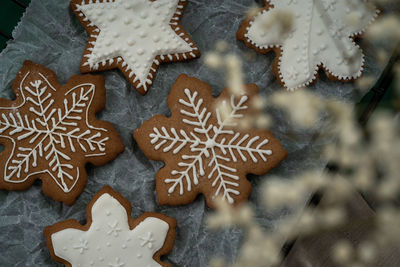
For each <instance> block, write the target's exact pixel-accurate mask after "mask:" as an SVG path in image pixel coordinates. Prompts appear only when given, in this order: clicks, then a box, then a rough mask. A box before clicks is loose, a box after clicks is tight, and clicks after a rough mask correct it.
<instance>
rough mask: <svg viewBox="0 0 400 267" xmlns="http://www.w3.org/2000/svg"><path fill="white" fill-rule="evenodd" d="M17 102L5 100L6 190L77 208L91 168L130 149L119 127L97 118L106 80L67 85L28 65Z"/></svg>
mask: <svg viewBox="0 0 400 267" xmlns="http://www.w3.org/2000/svg"><path fill="white" fill-rule="evenodd" d="M13 90H14V92H15V95H16V99H15V100H14V101H9V100H6V99H1V98H0V144H1V145H4V146H5V149H4V151H2V152H1V153H0V173H1V175H0V177H1V179H0V188H1V189H7V190H25V189H27V188H29V187H30V186H31V185H32V183H33V182H34V181H35V180H36V179H41V180H42V186H43V192H44V193H45V194H46V195H48V196H50V197H52V198H53V199H55V200H57V201H62V202H64V203H66V204H68V205H72V204H73V203H74V201H75V199H76V198H77V197H78V196H79V195H80V193H81V192H82V191H83V189H84V187H85V185H86V183H87V174H86V170H85V164H87V163H92V164H94V165H104V164H106V163H107V162H109V161H111V160H112V159H114V158H115V157H116V156H117V155H118V154H119V153H121V152H122V151H123V150H124V146H123V144H122V142H121V139H120V138H119V136H118V134H117V133H116V131H115V129H114V127H113V126H112V125H111V124H110V123H108V122H104V121H100V120H97V119H96V117H95V114H96V112H98V111H100V110H101V109H103V108H104V105H105V88H104V78H103V77H101V76H93V75H77V76H73V77H71V79H70V80H69V81H68V82H67V84H65V85H60V84H58V81H57V76H56V74H55V73H54V72H52V71H51V70H49V69H46V68H45V67H43V66H41V65H38V64H35V63H33V62H31V61H25V62H24V66H23V67H22V69H21V70H20V71H19V72H18V74H17V77H16V79H15V80H14V83H13Z"/></svg>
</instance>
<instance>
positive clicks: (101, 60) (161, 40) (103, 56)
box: [71, 0, 200, 95]
mask: <svg viewBox="0 0 400 267" xmlns="http://www.w3.org/2000/svg"><path fill="white" fill-rule="evenodd" d="M186 4H187V0H156V1H152V0H113V1H102V0H72V1H71V7H72V9H73V10H74V12H75V14H76V15H77V17H78V18H79V20H80V22H81V23H82V25H83V26H84V27H85V29H86V30H87V32H88V33H89V34H90V38H89V41H88V44H87V46H86V49H85V52H84V55H83V58H82V63H81V71H82V72H92V71H101V70H108V69H113V68H119V69H120V70H121V71H122V72H123V73H124V75H125V76H126V78H127V79H128V80H129V81H130V83H131V84H132V85H133V86H134V87H135V88H136V89H137V90H138V92H139V93H141V94H142V95H144V94H146V93H147V91H148V89H149V87H150V86H151V84H152V83H153V79H154V77H155V72H156V70H157V68H158V66H159V65H160V63H161V62H175V61H183V60H187V59H191V58H197V57H199V56H200V51H199V50H198V48H197V47H196V45H195V44H194V42H193V41H192V39H191V38H190V37H189V35H188V34H187V33H186V32H185V30H184V29H183V28H182V26H180V25H179V20H180V18H181V16H182V14H183V10H184V8H185V6H186Z"/></svg>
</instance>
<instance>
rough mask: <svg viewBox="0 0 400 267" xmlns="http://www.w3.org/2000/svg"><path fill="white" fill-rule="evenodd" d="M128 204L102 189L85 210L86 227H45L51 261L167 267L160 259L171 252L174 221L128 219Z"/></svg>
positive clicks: (147, 216) (69, 223) (74, 223)
mask: <svg viewBox="0 0 400 267" xmlns="http://www.w3.org/2000/svg"><path fill="white" fill-rule="evenodd" d="M131 211H132V207H131V205H130V203H129V201H128V200H126V199H125V198H124V197H123V196H122V195H121V194H119V193H117V192H115V191H114V190H113V189H112V188H111V187H109V186H105V187H104V188H103V189H101V190H100V191H99V192H98V193H97V194H96V195H95V196H94V197H93V199H92V200H91V201H90V203H89V205H88V206H87V209H86V217H87V223H86V224H85V225H81V224H79V222H78V221H76V220H67V221H64V222H59V223H56V224H54V225H52V226H48V227H46V229H45V230H44V234H45V236H46V243H47V246H48V248H49V250H50V254H51V257H52V258H53V259H54V260H55V261H57V262H61V263H63V264H65V266H67V267H72V266H96V267H110V266H115V267H122V266H160V265H161V266H171V265H170V264H168V263H165V262H162V261H161V259H160V257H161V256H163V255H166V254H168V253H169V252H171V250H172V248H173V245H174V241H175V236H176V231H175V228H176V220H175V219H173V218H170V217H167V216H164V215H162V214H159V213H154V212H147V213H144V214H143V215H141V216H140V217H139V218H137V219H134V218H132V217H131V215H130V214H131Z"/></svg>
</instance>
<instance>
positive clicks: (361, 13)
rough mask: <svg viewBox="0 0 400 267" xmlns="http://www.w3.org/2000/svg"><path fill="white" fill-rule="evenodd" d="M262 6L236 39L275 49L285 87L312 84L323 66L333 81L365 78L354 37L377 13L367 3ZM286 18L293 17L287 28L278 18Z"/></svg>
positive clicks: (289, 0)
mask: <svg viewBox="0 0 400 267" xmlns="http://www.w3.org/2000/svg"><path fill="white" fill-rule="evenodd" d="M264 2H265V4H266V6H265V7H264V8H263V9H262V10H261V12H260V13H259V14H258V15H256V16H255V17H253V18H249V19H246V20H244V21H243V23H242V25H241V27H240V29H239V31H238V32H237V38H238V39H239V40H243V41H244V42H245V44H246V45H247V46H249V47H250V48H253V49H255V50H256V51H257V52H260V53H267V52H269V51H270V50H272V49H273V50H275V51H276V53H277V59H276V60H275V66H274V70H275V73H276V75H277V77H278V79H279V81H280V83H281V84H282V85H283V86H284V87H286V88H287V89H289V90H294V89H298V88H301V87H304V86H307V85H310V84H311V83H312V82H313V81H315V80H316V78H317V75H318V70H319V68H320V67H321V68H323V69H324V70H325V72H326V73H327V75H328V77H329V78H331V79H333V80H340V81H351V80H354V79H356V78H358V77H360V76H361V74H362V71H363V65H364V55H363V53H362V51H361V49H360V48H359V47H358V45H357V44H356V43H355V42H354V41H353V39H354V38H355V37H356V36H360V35H361V34H362V33H363V31H364V30H365V28H366V27H367V26H368V25H369V24H370V23H371V22H372V21H373V20H374V19H375V17H376V16H377V14H378V12H377V11H376V10H375V9H372V10H371V6H370V5H368V3H367V1H363V0H351V1H349V0H301V1H300V0H264ZM285 14H286V16H288V15H289V16H290V17H291V18H292V20H291V27H289V28H290V29H286V30H285V29H284V28H285V27H284V23H279V19H278V17H282V16H284V15H285ZM287 20H288V19H287ZM289 24H290V23H289Z"/></svg>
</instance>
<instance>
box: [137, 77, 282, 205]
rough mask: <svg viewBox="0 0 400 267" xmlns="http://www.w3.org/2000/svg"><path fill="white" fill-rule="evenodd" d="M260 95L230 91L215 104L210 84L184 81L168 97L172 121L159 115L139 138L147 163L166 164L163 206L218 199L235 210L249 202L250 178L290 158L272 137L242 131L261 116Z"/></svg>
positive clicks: (253, 90)
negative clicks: (256, 101) (256, 104)
mask: <svg viewBox="0 0 400 267" xmlns="http://www.w3.org/2000/svg"><path fill="white" fill-rule="evenodd" d="M257 94H258V87H257V86H256V85H254V84H250V85H247V86H245V87H244V91H243V94H241V95H231V94H230V91H229V90H228V89H225V90H224V91H223V92H222V93H221V95H220V96H219V97H218V98H216V99H214V97H213V96H212V94H211V87H210V86H209V85H208V84H207V83H205V82H202V81H200V80H198V79H195V78H191V77H189V76H186V75H183V74H182V75H180V76H179V77H178V80H177V81H176V83H175V84H174V85H173V87H172V89H171V92H170V95H169V97H168V106H169V108H170V110H171V113H172V115H171V117H168V118H167V117H165V116H162V115H156V116H154V117H153V118H151V119H150V120H149V121H146V122H144V123H143V125H142V126H141V127H140V128H139V129H137V130H136V131H135V133H134V136H135V140H136V141H137V143H138V145H139V147H140V148H141V149H142V150H143V152H144V153H145V155H146V156H147V157H149V158H150V159H152V160H162V161H164V162H165V166H164V167H163V168H162V169H160V170H159V171H158V172H157V174H156V191H157V195H158V202H159V203H160V204H161V205H165V204H167V205H180V204H187V203H190V202H192V201H193V200H194V199H195V198H196V196H197V195H198V194H199V193H202V194H203V195H204V196H205V198H206V201H207V204H208V206H210V207H215V203H214V201H213V200H214V199H215V198H216V197H222V198H223V199H225V200H226V201H228V202H229V203H230V204H238V203H241V202H244V201H247V199H248V197H249V195H250V192H251V184H250V183H249V181H248V180H247V179H246V174H248V173H254V174H258V175H261V174H265V173H267V172H268V171H269V170H271V169H272V168H274V167H276V166H277V165H278V164H279V163H280V162H281V161H282V160H283V159H284V158H285V157H286V154H287V153H286V151H285V150H284V149H283V147H282V146H281V144H280V143H279V141H278V140H277V139H276V138H275V137H274V136H273V135H272V133H271V132H269V131H267V130H258V129H252V128H251V129H244V128H241V127H240V125H241V123H242V122H246V120H247V121H248V120H249V119H250V118H251V116H253V115H254V114H256V112H257V111H256V110H255V108H254V103H252V100H253V99H255V98H257Z"/></svg>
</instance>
